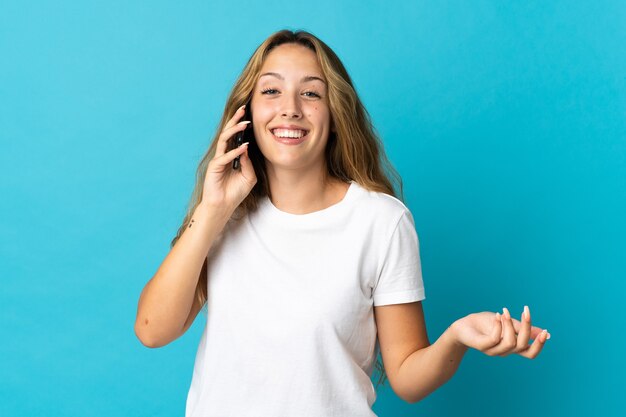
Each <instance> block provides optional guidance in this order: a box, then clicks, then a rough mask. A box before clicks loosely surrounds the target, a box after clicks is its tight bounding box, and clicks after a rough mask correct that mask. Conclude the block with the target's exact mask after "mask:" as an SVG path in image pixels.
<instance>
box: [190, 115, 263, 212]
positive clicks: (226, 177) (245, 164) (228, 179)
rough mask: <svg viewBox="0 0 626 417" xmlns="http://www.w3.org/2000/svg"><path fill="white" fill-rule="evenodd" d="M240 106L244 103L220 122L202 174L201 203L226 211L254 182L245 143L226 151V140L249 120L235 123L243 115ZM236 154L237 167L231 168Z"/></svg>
mask: <svg viewBox="0 0 626 417" xmlns="http://www.w3.org/2000/svg"><path fill="white" fill-rule="evenodd" d="M244 109H245V107H244V106H242V107H240V108H239V109H238V110H237V111H236V112H235V114H234V115H233V117H232V118H231V119H230V120H229V121H228V122H227V123H226V125H225V126H224V130H222V133H221V134H220V136H219V138H218V141H217V148H216V151H215V156H214V157H213V159H211V161H210V162H209V165H208V167H207V172H206V176H205V177H204V188H203V192H202V202H201V203H202V204H206V205H209V206H211V207H219V208H220V209H225V210H228V211H230V212H232V211H234V210H235V209H236V208H237V206H239V204H240V203H241V202H242V201H243V200H244V199H245V198H246V196H247V195H248V194H249V193H250V191H252V188H253V187H254V185H255V184H256V182H257V178H256V174H255V172H254V167H253V166H252V161H251V160H250V158H249V157H248V144H247V143H245V144H243V145H241V146H239V147H238V148H235V149H233V150H231V151H228V152H226V149H227V148H228V141H229V140H230V139H231V138H232V137H233V136H234V135H235V134H237V133H238V132H241V131H243V130H244V129H246V128H247V127H248V124H249V123H250V121H243V122H239V123H237V121H238V120H240V119H241V118H242V117H243V116H244V114H245V111H244ZM238 156H240V158H239V162H240V169H239V170H235V169H233V160H234V159H235V158H236V157H238Z"/></svg>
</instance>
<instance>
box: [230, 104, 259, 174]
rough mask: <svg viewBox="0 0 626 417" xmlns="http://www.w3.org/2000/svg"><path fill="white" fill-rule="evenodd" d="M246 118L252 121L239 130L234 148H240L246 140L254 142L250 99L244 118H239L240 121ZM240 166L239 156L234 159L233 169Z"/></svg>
mask: <svg viewBox="0 0 626 417" xmlns="http://www.w3.org/2000/svg"><path fill="white" fill-rule="evenodd" d="M245 120H250V123H248V125H247V126H246V128H245V129H244V130H243V131H241V132H237V134H236V135H235V147H234V148H233V149H236V148H238V147H239V146H241V145H242V144H244V143H246V142H252V139H253V138H254V134H253V131H252V112H251V111H250V101H248V102H247V103H246V111H245V114H244V115H243V118H242V119H241V120H239V122H243V121H245ZM239 167H240V164H239V157H237V158H235V159H234V160H233V169H239Z"/></svg>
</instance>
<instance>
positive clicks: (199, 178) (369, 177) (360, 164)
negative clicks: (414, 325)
mask: <svg viewBox="0 0 626 417" xmlns="http://www.w3.org/2000/svg"><path fill="white" fill-rule="evenodd" d="M286 43H294V44H298V45H302V46H305V47H307V48H309V49H311V50H312V51H313V52H315V54H316V55H317V59H318V62H319V64H320V66H321V68H322V72H323V73H324V76H325V78H326V80H327V85H328V100H329V107H330V114H331V119H332V123H333V124H334V127H335V132H331V133H330V136H329V138H328V144H327V146H326V150H325V154H326V167H327V169H328V175H329V176H331V177H334V178H337V179H339V180H342V181H346V182H348V181H355V182H356V183H358V184H359V185H361V186H362V187H364V188H366V189H368V190H370V191H377V192H382V193H385V194H389V195H392V196H394V197H396V198H399V199H400V200H403V191H402V179H401V178H400V175H399V174H398V173H397V171H396V170H395V169H394V167H393V166H392V165H391V163H390V162H389V160H388V159H387V157H386V155H385V152H384V149H383V146H382V142H381V140H380V138H379V136H378V134H377V133H376V130H375V128H374V126H373V124H372V122H371V118H370V116H369V114H368V113H367V110H366V109H365V107H364V106H363V104H362V103H361V100H360V99H359V96H358V95H357V93H356V90H355V88H354V85H353V84H352V80H351V79H350V76H349V75H348V72H347V71H346V69H345V67H344V66H343V64H342V62H341V61H340V60H339V57H337V55H336V54H335V53H334V52H333V50H332V49H330V47H329V46H328V45H326V44H325V43H324V42H322V41H321V40H320V39H318V38H317V37H315V36H314V35H312V34H311V33H308V32H305V31H295V32H294V31H290V30H281V31H279V32H276V33H274V34H272V35H271V36H270V37H268V38H267V39H266V40H265V41H264V42H263V43H262V44H261V45H260V46H259V47H258V48H257V49H256V51H254V53H253V54H252V56H251V57H250V59H249V60H248V63H247V64H246V66H245V68H244V69H243V71H242V73H241V75H240V76H239V78H238V79H237V81H236V82H235V85H234V87H233V88H232V90H231V92H230V95H229V97H228V100H227V101H226V105H225V107H224V113H223V115H222V119H221V121H220V123H219V126H218V128H217V131H216V132H215V135H214V137H213V141H212V143H211V146H210V147H209V149H208V150H207V152H206V153H205V155H204V156H203V157H202V160H201V161H200V164H199V165H198V168H197V170H196V184H195V187H194V190H193V193H192V196H191V200H190V201H189V205H188V209H187V214H186V215H185V218H184V220H183V222H182V225H181V226H180V228H179V229H178V232H177V233H176V237H175V238H174V239H173V240H172V242H171V247H174V245H175V244H176V242H177V241H178V239H179V238H180V236H181V235H182V234H183V232H184V231H185V229H186V228H187V227H188V224H189V221H190V220H191V217H192V215H193V213H194V211H195V209H196V207H197V206H198V204H200V202H201V201H202V193H203V188H204V178H205V176H206V171H207V166H208V164H209V161H211V159H213V157H214V155H215V150H216V146H217V140H218V137H219V135H220V133H221V132H222V130H223V129H224V126H225V125H226V123H227V121H228V120H230V119H231V118H232V117H233V115H234V114H235V112H236V111H237V109H238V108H239V107H241V106H242V105H244V104H246V103H249V101H250V98H251V97H252V94H253V92H254V87H255V85H256V82H257V79H258V77H259V75H260V72H261V68H262V66H263V63H264V62H265V58H266V57H267V55H268V54H269V52H270V51H271V50H272V49H273V48H275V47H277V46H279V45H282V44H286ZM232 146H233V145H231V148H232ZM248 155H249V157H250V160H251V161H252V165H253V166H254V171H255V174H256V177H257V183H256V184H255V186H254V188H253V189H252V191H251V192H250V194H248V196H247V197H246V198H245V199H244V200H243V201H242V203H241V204H240V205H239V207H238V208H237V210H235V213H233V218H241V217H243V216H244V215H245V214H246V213H248V212H251V211H254V210H256V208H257V205H258V202H259V201H260V199H261V198H263V197H265V196H269V195H270V189H269V184H268V179H267V174H266V171H265V162H264V157H263V155H262V154H261V152H260V150H259V148H258V146H257V145H256V142H255V141H251V142H250V145H249V146H248ZM392 181H393V183H392ZM394 184H395V186H396V187H397V189H398V190H399V193H396V191H395V190H396V189H395V188H394ZM196 297H197V299H198V302H199V303H200V305H204V304H205V303H206V300H207V260H206V259H205V261H204V264H203V266H202V271H201V273H200V278H199V280H198V286H197V287H196ZM376 368H377V369H378V370H379V372H380V374H381V375H380V378H379V380H378V383H377V385H376V388H378V385H379V384H380V383H381V382H382V383H383V384H384V381H385V379H386V373H385V370H384V367H383V365H382V363H380V362H379V361H377V362H376Z"/></svg>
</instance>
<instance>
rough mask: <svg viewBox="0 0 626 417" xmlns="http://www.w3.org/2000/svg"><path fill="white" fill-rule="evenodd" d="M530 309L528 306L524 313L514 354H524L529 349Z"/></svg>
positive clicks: (525, 307)
mask: <svg viewBox="0 0 626 417" xmlns="http://www.w3.org/2000/svg"><path fill="white" fill-rule="evenodd" d="M530 323H531V322H530V309H529V308H528V306H524V311H523V312H522V325H521V326H520V328H519V332H518V335H517V345H516V346H515V350H514V352H516V353H517V352H522V351H524V350H526V349H528V340H529V339H530V328H531V325H530Z"/></svg>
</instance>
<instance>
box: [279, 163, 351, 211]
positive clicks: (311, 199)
mask: <svg viewBox="0 0 626 417" xmlns="http://www.w3.org/2000/svg"><path fill="white" fill-rule="evenodd" d="M267 179H268V181H269V188H270V193H271V201H272V204H273V205H274V206H275V207H276V208H277V209H279V210H281V211H284V212H286V213H291V214H307V213H312V212H314V211H319V210H323V209H325V208H327V207H330V206H332V205H334V204H337V203H338V202H339V201H341V200H342V199H343V197H345V194H346V192H347V190H348V186H349V184H347V183H345V182H343V181H340V180H338V179H336V178H333V177H331V176H330V175H328V174H327V170H326V167H324V168H323V169H321V170H316V171H304V172H303V171H302V170H277V169H275V168H274V167H272V166H271V165H269V164H268V165H267Z"/></svg>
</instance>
